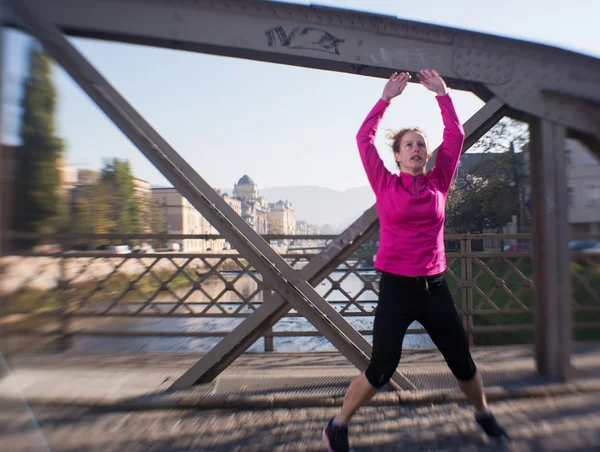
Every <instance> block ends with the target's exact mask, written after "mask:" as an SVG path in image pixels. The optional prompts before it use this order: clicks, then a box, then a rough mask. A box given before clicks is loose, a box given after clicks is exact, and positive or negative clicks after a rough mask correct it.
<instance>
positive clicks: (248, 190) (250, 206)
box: [233, 174, 269, 234]
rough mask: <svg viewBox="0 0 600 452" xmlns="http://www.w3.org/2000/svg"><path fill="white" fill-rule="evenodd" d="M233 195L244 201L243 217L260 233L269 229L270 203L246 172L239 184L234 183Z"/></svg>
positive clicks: (264, 232)
mask: <svg viewBox="0 0 600 452" xmlns="http://www.w3.org/2000/svg"><path fill="white" fill-rule="evenodd" d="M233 197H234V198H235V199H239V200H240V201H241V202H242V205H241V210H242V213H241V214H242V218H243V219H244V220H246V222H247V223H248V224H249V225H250V226H252V228H253V229H254V230H255V231H256V232H258V233H259V234H266V233H267V231H268V217H267V214H268V209H269V208H268V205H267V200H266V199H265V198H261V197H260V195H259V194H258V185H257V184H256V182H254V181H253V180H252V178H251V177H250V176H248V175H247V174H244V175H243V176H242V177H241V178H240V180H239V181H238V182H237V184H233Z"/></svg>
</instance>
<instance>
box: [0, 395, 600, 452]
mask: <svg viewBox="0 0 600 452" xmlns="http://www.w3.org/2000/svg"><path fill="white" fill-rule="evenodd" d="M599 398H600V397H590V396H589V395H581V394H580V395H570V396H562V397H557V398H544V399H521V400H510V401H503V402H497V403H495V404H493V405H492V408H493V410H494V413H495V414H496V416H497V417H498V419H499V420H500V422H502V423H503V424H504V426H505V427H506V428H507V430H508V431H509V433H510V435H511V436H512V438H513V441H512V443H511V444H510V445H509V446H508V447H502V448H497V447H489V446H486V445H485V443H484V442H483V439H482V437H481V435H480V434H478V433H477V431H476V429H475V426H474V423H473V420H472V414H471V412H470V410H469V408H468V407H467V406H466V405H459V404H455V403H450V404H443V405H431V404H430V405H428V406H395V407H365V408H362V409H361V410H359V412H358V414H357V415H356V417H355V419H354V421H355V422H354V423H353V424H352V426H351V428H350V435H351V441H352V445H353V447H355V448H356V450H357V451H479V450H485V451H495V450H509V451H515V452H528V451H531V452H539V451H569V452H573V451H577V452H583V451H594V450H595V451H598V450H600V404H599V403H598V399H599ZM3 408H6V407H3ZM24 411H25V410H24V409H23V408H19V407H14V408H13V410H11V411H7V410H6V409H3V410H0V425H2V424H3V425H4V427H5V429H3V432H4V433H3V434H2V435H1V436H0V450H2V451H11V452H21V451H23V452H25V451H27V452H36V451H43V450H47V449H45V448H44V444H43V437H42V435H41V434H40V433H39V432H38V430H37V429H36V428H35V427H34V425H33V422H32V421H31V418H30V417H28V416H27V415H26V413H25V412H24ZM34 411H35V415H36V417H37V419H38V420H39V423H40V425H41V429H42V432H43V435H44V437H45V438H46V440H47V441H48V443H49V445H50V448H51V450H53V451H55V452H59V451H61V452H62V451H64V452H76V451H77V452H79V451H86V452H96V451H97V452H107V451H124V452H135V451H139V452H150V451H156V452H170V451H215V452H217V451H218V452H233V451H260V452H264V451H274V452H275V451H315V452H316V451H325V450H326V449H325V447H324V446H323V445H322V443H321V440H320V436H321V429H322V428H323V425H324V424H325V423H326V421H327V420H328V419H329V418H331V417H332V416H334V415H335V413H336V411H337V409H336V408H333V407H330V408H323V407H320V408H298V409H274V410H258V411H257V410H239V411H230V410H209V411H203V410H201V411H196V410H151V411H130V412H121V411H119V412H114V411H99V410H90V409H86V408H53V407H34Z"/></svg>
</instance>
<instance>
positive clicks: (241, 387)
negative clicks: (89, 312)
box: [0, 344, 600, 452]
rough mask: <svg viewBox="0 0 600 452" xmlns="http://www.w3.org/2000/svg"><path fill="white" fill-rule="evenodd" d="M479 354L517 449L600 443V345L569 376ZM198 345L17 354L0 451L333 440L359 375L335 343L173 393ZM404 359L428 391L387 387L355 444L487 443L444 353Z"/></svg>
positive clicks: (519, 358) (511, 354)
mask: <svg viewBox="0 0 600 452" xmlns="http://www.w3.org/2000/svg"><path fill="white" fill-rule="evenodd" d="M473 354H474V358H475V360H476V361H477V363H478V366H479V368H480V369H481V370H482V373H483V374H484V377H485V379H486V381H487V393H488V395H489V397H490V399H491V400H494V404H493V406H494V412H495V413H496V414H497V416H498V417H499V419H500V420H501V421H502V423H503V424H505V425H506V426H507V428H508V429H509V430H510V433H511V435H512V436H513V437H514V439H515V440H514V441H513V443H512V444H511V445H510V447H508V450H515V451H530V450H531V451H539V450H542V451H543V450H568V451H584V450H586V451H587V450H600V344H589V345H587V346H581V345H580V346H578V348H577V350H576V354H575V356H574V359H573V363H574V372H573V375H572V377H573V378H572V379H571V380H570V382H569V383H568V384H552V383H550V382H547V381H543V380H540V379H536V377H535V368H534V363H533V359H532V353H531V350H529V349H527V348H521V347H502V348H493V349H490V348H475V349H474V350H473ZM200 356H201V355H197V354H187V353H168V354H164V353H135V354H134V353H115V352H110V353H100V352H94V353H88V354H86V355H80V354H75V353H64V354H55V355H41V354H37V355H36V354H31V355H23V356H19V357H17V358H14V359H12V360H11V361H10V366H11V371H10V372H8V374H7V375H5V376H4V378H2V380H0V450H2V451H3V450H7V451H8V450H10V451H21V450H23V451H25V450H27V451H37V450H40V451H41V450H47V449H45V448H44V447H45V446H44V441H47V442H48V444H49V446H50V447H51V449H52V450H56V451H80V450H86V452H90V451H96V450H97V451H109V450H114V451H121V450H122V451H137V450H139V451H150V450H155V451H175V450H178V451H183V450H198V451H235V450H256V451H279V450H282V451H283V450H299V451H319V450H324V449H323V447H322V445H321V442H320V430H321V428H322V426H323V424H324V423H325V422H326V421H327V419H328V418H330V417H331V416H333V415H334V414H335V413H336V411H337V409H338V406H339V405H340V404H341V401H342V396H343V392H344V390H345V388H346V386H347V383H348V382H349V381H350V379H351V378H352V377H353V376H354V375H355V374H356V370H355V369H354V368H353V367H352V366H351V365H349V364H348V363H347V361H346V360H345V359H344V358H343V357H342V356H340V355H339V354H334V353H314V354H305V353H288V354H247V355H244V356H242V357H241V358H240V359H238V360H237V361H236V362H235V364H234V365H232V366H230V368H229V369H227V370H226V371H225V372H224V373H223V374H222V375H221V376H220V377H219V378H218V379H217V381H216V382H215V383H213V384H210V385H204V386H202V387H197V388H195V389H193V390H190V391H183V392H179V393H173V394H164V393H162V391H164V390H165V389H166V388H167V387H168V386H169V385H170V383H171V382H172V381H173V380H174V379H176V378H177V377H178V376H179V375H181V374H182V373H183V372H184V371H185V370H187V369H188V368H189V367H191V365H192V364H193V363H194V362H196V361H197V359H199V357H200ZM400 370H401V371H402V372H404V374H405V375H406V376H407V377H408V378H409V379H410V380H411V381H413V382H414V383H415V385H416V386H417V387H418V388H419V390H417V391H402V392H399V393H396V392H382V393H379V394H378V395H377V396H376V397H375V399H373V401H372V402H371V403H370V404H369V405H368V406H365V407H364V408H363V409H361V410H360V411H359V413H358V415H357V417H356V422H355V423H354V424H353V426H352V429H351V435H352V437H353V438H354V446H355V447H356V448H357V450H359V451H367V450H448V451H449V450H465V451H473V450H480V449H482V448H485V447H486V446H485V445H484V444H483V442H482V438H481V436H479V435H478V434H477V432H476V429H475V426H474V423H473V421H472V414H471V413H470V410H469V408H468V406H467V405H466V404H465V403H464V400H463V398H462V395H461V394H460V393H459V392H458V391H457V390H456V388H455V384H454V383H452V378H451V376H450V374H449V372H448V370H447V368H446V366H445V363H444V362H443V360H442V358H441V357H440V355H439V353H438V352H432V351H409V352H407V353H406V354H405V357H404V358H403V362H402V365H401V367H400ZM448 387H450V389H448ZM25 400H27V402H25ZM185 408H187V409H185ZM190 408H194V409H190ZM199 408H201V409H199ZM38 422H39V426H40V427H39V428H38V425H37V423H38ZM40 429H41V430H40ZM486 450H490V449H489V448H486ZM492 450H494V449H493V448H492ZM501 450H507V449H506V448H504V449H501Z"/></svg>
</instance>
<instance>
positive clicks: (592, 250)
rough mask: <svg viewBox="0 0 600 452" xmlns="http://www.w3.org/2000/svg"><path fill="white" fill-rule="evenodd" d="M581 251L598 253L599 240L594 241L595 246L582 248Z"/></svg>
mask: <svg viewBox="0 0 600 452" xmlns="http://www.w3.org/2000/svg"><path fill="white" fill-rule="evenodd" d="M582 252H583V253H587V254H600V242H598V243H596V246H593V247H591V248H586V249H584V250H583V251H582Z"/></svg>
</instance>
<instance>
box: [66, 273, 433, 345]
mask: <svg viewBox="0 0 600 452" xmlns="http://www.w3.org/2000/svg"><path fill="white" fill-rule="evenodd" d="M221 276H222V277H223V278H224V279H226V280H228V281H232V280H233V279H234V278H236V277H238V276H239V274H237V273H235V272H230V273H228V272H222V273H221ZM376 277H377V273H376V272H375V271H373V270H372V269H365V270H360V271H359V272H358V275H357V274H353V273H351V274H347V275H346V273H345V271H338V272H333V273H332V274H331V275H330V278H331V279H332V280H333V281H335V282H337V283H339V285H340V288H341V289H342V290H343V291H345V292H346V293H348V295H351V296H353V297H354V296H356V297H357V298H358V301H360V305H361V306H362V308H363V309H364V310H366V311H367V312H371V311H372V310H373V309H374V308H375V306H376V304H377V303H376V301H377V295H376V294H375V293H374V292H373V291H371V290H365V284H364V281H363V279H364V280H366V281H373V282H374V283H375V286H377V284H378V281H377V280H376ZM331 287H332V283H331V281H329V280H325V281H324V282H322V283H321V284H319V285H318V286H317V287H315V289H316V290H317V292H318V293H319V294H320V295H321V296H323V297H325V299H326V300H327V301H328V302H330V303H331V305H332V306H334V307H335V308H336V309H337V310H338V311H339V310H340V309H345V311H346V312H354V313H360V312H361V311H360V308H359V307H356V306H353V305H350V306H349V305H348V299H347V297H345V296H344V294H343V293H341V292H340V291H338V290H334V291H331ZM235 288H236V290H237V291H238V292H239V293H240V294H242V295H243V296H244V297H249V296H251V295H252V294H253V293H255V292H256V290H257V283H256V281H255V280H254V279H253V278H252V277H251V276H248V275H243V276H241V277H239V279H237V280H236V281H235ZM202 289H203V290H204V291H205V292H206V294H204V293H202V291H200V290H196V291H194V292H193V293H192V295H191V296H189V297H188V298H187V300H186V303H187V304H188V306H189V307H191V309H193V310H194V311H195V312H199V311H200V310H202V309H205V308H206V307H207V306H208V305H209V303H210V298H209V297H208V296H207V295H209V296H210V297H211V298H214V297H217V296H218V295H219V294H221V293H223V291H224V289H225V284H224V282H223V281H222V280H220V279H219V278H218V277H216V276H212V277H210V278H209V279H207V280H205V281H203V282H202ZM188 291H189V288H183V289H179V290H178V291H176V293H177V296H178V297H181V296H183V295H185V294H186V293H187V292H188ZM173 301H174V300H173V299H168V297H167V298H164V297H163V298H160V297H157V299H156V300H155V301H154V302H153V303H155V304H156V306H158V307H160V305H161V302H164V303H167V302H170V303H172V302H173ZM261 302H262V293H261V292H258V293H256V294H255V296H254V297H252V303H253V304H254V305H255V306H256V307H258V306H260V304H261ZM219 304H220V305H221V307H223V308H224V309H226V310H227V311H228V312H232V311H235V310H236V309H239V308H240V307H241V303H240V298H239V296H237V295H236V294H235V293H234V292H233V291H227V292H225V293H224V294H223V295H222V297H221V298H220V299H219ZM102 305H104V306H106V305H105V304H104V303H101V304H95V306H96V307H97V308H101V307H104V306H102ZM121 305H124V304H123V303H121ZM165 306H167V305H165ZM169 306H172V304H169ZM164 310H166V309H164ZM177 312H179V313H182V314H184V313H187V312H189V311H187V309H185V308H180V309H179V310H178V311H177ZM209 312H212V313H219V312H221V310H220V309H219V308H218V307H215V306H213V307H212V308H210V311H209ZM241 312H246V313H247V312H251V309H250V308H247V307H246V308H242V310H241ZM243 320H244V319H243V318H231V317H224V316H223V317H204V318H181V317H179V318H137V319H130V318H127V319H124V318H121V319H116V320H114V321H113V322H110V323H104V324H103V325H102V326H101V327H99V328H96V329H107V330H116V329H118V330H120V331H132V332H133V331H153V332H154V331H156V332H159V331H160V332H199V331H203V332H204V331H211V332H220V331H223V332H227V331H231V330H232V329H233V328H235V326H237V325H238V324H240V323H241V322H242V321H243ZM346 320H347V321H348V322H349V323H350V324H351V325H352V326H353V327H354V328H356V329H357V330H371V329H372V327H373V316H372V315H358V316H347V317H346ZM79 322H82V321H78V322H77V323H79ZM419 327H420V325H419V324H418V323H417V322H415V323H413V325H411V328H419ZM273 330H274V331H316V329H315V328H314V327H313V326H312V325H311V324H310V322H308V321H307V320H306V319H304V318H303V317H286V318H284V319H282V320H281V321H279V322H278V323H277V324H276V325H275V326H274V328H273ZM365 338H366V339H367V340H368V341H369V342H371V341H372V337H371V336H369V335H367V336H365ZM220 340H221V337H205V338H194V337H126V336H112V337H97V336H76V337H75V338H74V339H73V342H72V346H73V347H74V348H75V349H76V350H78V351H82V350H100V349H101V350H119V351H179V352H181V351H195V352H206V351H208V350H210V349H211V348H212V347H214V345H216V344H217V343H218V342H219V341H220ZM273 343H274V349H275V351H277V352H296V351H334V350H335V347H334V346H333V345H332V344H331V343H330V342H329V341H328V340H326V339H325V338H323V337H318V336H315V337H275V338H274V339H273ZM404 347H405V348H431V347H434V344H433V342H432V341H431V339H430V338H429V336H428V335H427V334H408V335H406V337H405V339H404ZM249 351H251V352H262V351H264V340H263V339H260V340H258V341H257V342H256V343H255V344H254V345H252V347H250V349H249Z"/></svg>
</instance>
